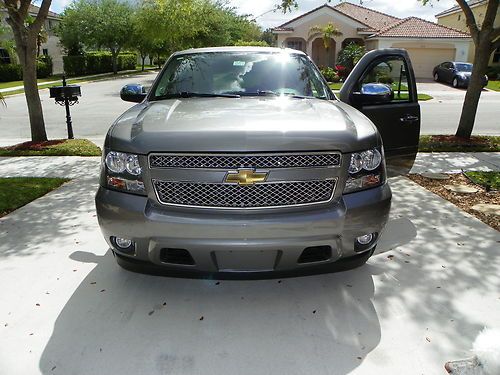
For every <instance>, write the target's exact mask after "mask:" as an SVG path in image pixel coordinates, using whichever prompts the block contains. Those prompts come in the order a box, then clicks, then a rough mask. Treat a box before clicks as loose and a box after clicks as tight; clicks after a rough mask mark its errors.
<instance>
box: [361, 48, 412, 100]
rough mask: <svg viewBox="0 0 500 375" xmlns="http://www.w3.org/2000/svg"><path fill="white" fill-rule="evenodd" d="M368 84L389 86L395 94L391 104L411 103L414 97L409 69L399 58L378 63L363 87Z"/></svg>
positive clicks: (372, 68)
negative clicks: (411, 93) (409, 81)
mask: <svg viewBox="0 0 500 375" xmlns="http://www.w3.org/2000/svg"><path fill="white" fill-rule="evenodd" d="M367 83H382V84H385V85H387V86H389V87H390V88H391V89H392V91H393V93H394V97H393V99H392V101H391V103H401V102H409V101H410V98H411V97H412V96H411V95H410V91H409V90H410V89H409V87H410V85H409V84H408V67H407V66H406V63H405V61H404V60H403V59H402V58H399V57H393V58H391V57H388V58H384V59H382V60H378V61H376V62H375V63H374V64H373V65H372V67H371V68H369V69H368V70H367V72H366V74H365V75H364V78H363V79H362V81H361V84H362V85H364V84H367Z"/></svg>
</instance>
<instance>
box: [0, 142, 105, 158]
mask: <svg viewBox="0 0 500 375" xmlns="http://www.w3.org/2000/svg"><path fill="white" fill-rule="evenodd" d="M101 153H102V152H101V149H100V148H99V147H97V146H96V145H95V144H94V143H92V142H90V141H89V140H88V139H56V140H51V141H47V142H24V143H19V144H17V145H13V146H7V147H0V156H101Z"/></svg>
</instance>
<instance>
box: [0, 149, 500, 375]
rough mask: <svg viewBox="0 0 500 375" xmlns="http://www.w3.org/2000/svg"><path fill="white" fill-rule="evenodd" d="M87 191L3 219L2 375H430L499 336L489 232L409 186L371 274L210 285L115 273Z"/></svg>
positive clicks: (498, 280) (82, 184) (499, 263)
mask: <svg viewBox="0 0 500 375" xmlns="http://www.w3.org/2000/svg"><path fill="white" fill-rule="evenodd" d="M11 161H12V160H11ZM7 162H9V160H7V159H4V160H2V163H1V164H2V165H0V172H1V171H2V170H3V169H2V167H3V166H4V165H5V164H3V163H7ZM94 162H95V161H94ZM88 167H90V164H89V165H88ZM0 174H1V173H0ZM11 174H12V173H11ZM96 183H97V181H96V180H95V179H88V178H87V179H85V178H78V179H75V180H73V181H71V182H69V183H67V184H65V185H64V186H63V187H61V188H60V189H58V190H56V191H54V192H52V193H49V194H48V195H46V196H45V197H43V198H41V199H38V200H36V201H34V202H32V203H30V204H28V205H27V206H25V207H23V208H21V209H19V210H18V211H16V212H14V213H12V214H10V215H8V216H6V217H4V218H2V219H0V285H1V286H2V288H1V292H0V306H1V309H0V348H1V350H0V373H1V374H27V375H28V374H44V375H49V374H62V375H68V374H82V375H84V374H85V375H88V374H93V375H94V374H95V375H100V374H102V375H109V374H123V375H126V374H134V375H137V374H151V375H153V374H183V375H186V374H204V375H209V374H243V375H246V374H249V375H250V374H251V375H254V374H301V375H303V374H315V375H320V374H337V375H343V374H348V373H352V374H367V375H368V374H369V375H373V374H405V375H413V374H418V375H420V374H441V373H444V370H443V364H444V362H445V361H447V360H449V359H455V358H461V357H465V356H468V355H469V352H468V350H469V349H470V346H471V343H472V341H473V340H474V338H475V336H476V335H477V334H478V333H479V331H480V330H481V329H482V328H483V326H492V327H495V326H497V327H498V326H499V325H500V319H499V316H500V294H499V290H500V275H499V272H498V270H499V267H500V253H499V252H498V241H500V235H499V233H498V232H496V231H495V230H493V229H491V228H490V227H488V226H486V225H485V224H483V223H481V222H479V221H478V220H476V219H475V218H473V217H471V216H470V215H468V214H466V213H464V212H462V211H460V210H458V209H457V208H456V207H455V206H453V205H452V204H451V203H448V202H446V201H444V200H442V199H441V198H439V197H437V196H435V195H434V194H432V193H430V192H428V191H426V190H424V189H422V188H421V187H419V186H417V185H415V184H414V183H412V182H410V181H408V180H407V179H405V178H398V179H394V180H392V181H391V186H392V188H393V191H394V201H393V210H392V214H391V221H390V223H389V225H388V227H387V230H386V232H385V233H384V235H383V237H382V239H381V241H382V242H381V244H380V245H379V249H378V253H377V255H375V256H374V257H373V258H372V259H371V260H370V261H369V263H368V265H366V266H363V267H361V268H359V269H356V270H352V271H348V272H344V273H337V274H328V275H319V276H310V277H301V278H291V279H283V280H264V281H221V282H217V281H215V280H190V279H173V278H162V277H153V276H148V275H140V274H134V273H130V272H128V271H125V270H122V269H120V268H119V267H118V266H117V265H116V264H115V262H114V259H113V257H112V255H111V254H110V252H109V250H108V248H107V246H106V243H105V242H104V240H103V239H102V238H101V234H100V232H99V229H98V225H97V221H96V217H95V213H94V205H93V195H94V192H95V189H96Z"/></svg>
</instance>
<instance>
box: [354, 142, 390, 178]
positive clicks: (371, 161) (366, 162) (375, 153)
mask: <svg viewBox="0 0 500 375" xmlns="http://www.w3.org/2000/svg"><path fill="white" fill-rule="evenodd" d="M381 162H382V154H381V153H380V151H379V150H377V149H376V148H374V149H372V150H366V151H363V152H354V153H353V154H351V164H350V165H349V173H350V174H356V173H358V172H360V171H361V170H362V169H364V170H367V171H373V170H374V169H377V168H378V167H379V166H380V163H381Z"/></svg>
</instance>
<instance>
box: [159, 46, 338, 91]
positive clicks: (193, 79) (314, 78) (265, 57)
mask: <svg viewBox="0 0 500 375" xmlns="http://www.w3.org/2000/svg"><path fill="white" fill-rule="evenodd" d="M212 95H213V96H227V97H235V96H238V95H239V96H261V95H272V96H274V95H290V96H294V97H314V98H320V99H329V98H330V92H329V89H328V87H327V86H326V84H325V83H324V81H323V80H322V78H321V76H320V73H319V72H318V70H317V69H316V68H315V67H314V65H313V64H312V63H311V62H310V61H309V60H308V59H307V58H306V57H305V56H303V55H299V54H289V53H284V52H283V53H280V52H277V53H268V52H205V53H193V54H186V55H180V56H175V57H174V58H172V59H171V60H170V61H169V63H168V65H167V66H166V68H165V69H164V70H163V72H162V74H161V76H160V78H159V80H158V83H157V84H156V86H155V88H154V90H153V95H152V98H151V99H152V100H160V99H168V98H170V97H196V96H201V97H206V96H212Z"/></svg>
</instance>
